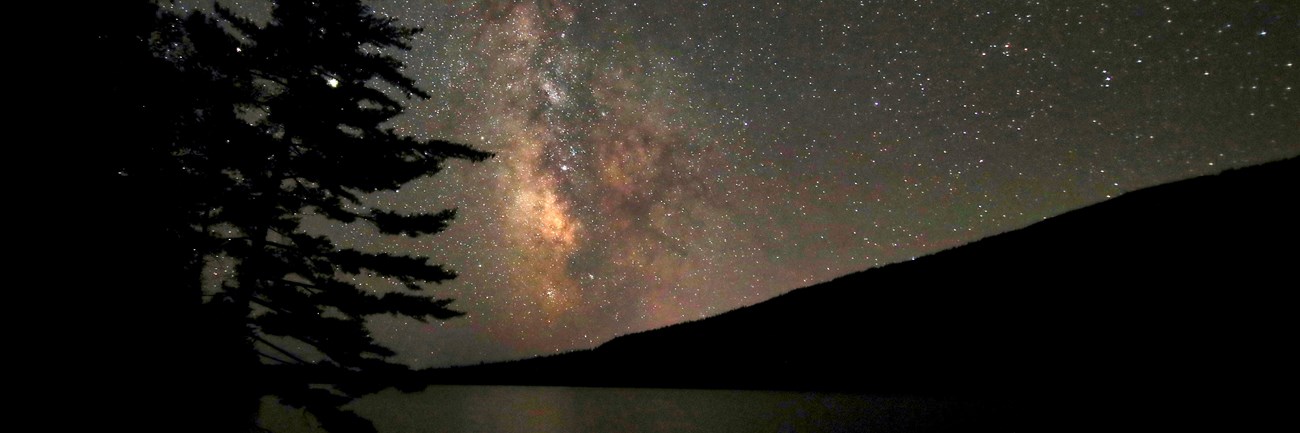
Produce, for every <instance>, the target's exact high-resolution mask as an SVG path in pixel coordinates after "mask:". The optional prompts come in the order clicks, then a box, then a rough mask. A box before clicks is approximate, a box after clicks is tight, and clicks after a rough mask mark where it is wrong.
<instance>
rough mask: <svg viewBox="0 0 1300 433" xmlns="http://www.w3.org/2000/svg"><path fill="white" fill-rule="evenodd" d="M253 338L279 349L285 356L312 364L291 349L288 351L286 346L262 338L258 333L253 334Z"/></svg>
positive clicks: (302, 362) (276, 349)
mask: <svg viewBox="0 0 1300 433" xmlns="http://www.w3.org/2000/svg"><path fill="white" fill-rule="evenodd" d="M253 339H254V340H257V341H258V342H260V343H262V344H265V345H267V346H269V347H270V348H272V349H275V351H277V352H280V353H283V354H284V355H285V356H288V357H289V358H291V359H293V360H294V361H298V363H300V364H311V363H310V362H307V361H304V360H303V359H302V358H299V357H298V356H297V355H294V354H293V352H290V351H288V350H285V349H284V348H282V347H280V346H277V345H275V343H272V342H270V341H266V339H265V338H262V337H260V336H258V335H257V334H253Z"/></svg>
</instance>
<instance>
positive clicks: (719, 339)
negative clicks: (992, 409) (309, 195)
mask: <svg viewBox="0 0 1300 433" xmlns="http://www.w3.org/2000/svg"><path fill="white" fill-rule="evenodd" d="M1298 175H1300V159H1297V158H1292V159H1288V160H1283V161H1277V162H1273V163H1267V164H1262V165H1259V166H1254V167H1248V168H1241V169H1233V170H1227V171H1224V172H1222V173H1219V174H1215V175H1208V176H1201V177H1197V178H1192V179H1187V180H1182V181H1178V182H1172V183H1169V184H1163V185H1158V186H1154V187H1149V188H1144V189H1140V190H1135V191H1131V192H1128V193H1125V194H1122V195H1120V196H1118V197H1115V198H1113V199H1110V200H1107V201H1104V202H1100V203H1096V204H1093V205H1090V206H1085V207H1082V208H1079V209H1075V210H1071V211H1068V212H1065V213H1063V214H1061V215H1058V216H1055V217H1051V218H1047V219H1044V220H1042V221H1039V222H1036V223H1034V224H1031V225H1029V226H1027V227H1025V228H1022V229H1018V230H1013V231H1008V232H1005V233H1001V234H997V235H993V236H990V237H987V238H983V239H980V240H977V241H974V242H971V243H968V244H965V245H962V246H958V247H954V248H950V249H947V250H943V251H940V252H937V253H933V254H930V255H927V256H923V257H918V258H916V259H914V260H909V261H905V262H899V263H894V264H890V265H886V266H882V267H877V268H872V269H867V270H864V271H860V272H855V273H852V274H848V275H845V276H841V277H839V278H836V279H833V280H830V281H827V282H823V283H820V284H815V285H812V286H808V287H804V288H799V289H795V290H791V291H789V292H787V293H784V294H782V295H779V296H776V297H773V298H771V299H769V300H767V301H763V302H760V303H757V304H753V305H749V306H746V307H741V308H737V309H735V310H731V311H728V312H725V313H722V314H719V315H716V316H712V317H709V318H704V319H699V320H695V321H691V322H685V323H681V324H677V325H671V326H667V327H664V328H659V329H656V330H650V331H644V332H639V333H633V334H628V335H624V336H619V337H616V338H614V339H611V340H610V341H608V342H606V343H604V344H602V345H600V346H598V347H596V348H594V349H590V350H583V351H577V352H570V353H566V354H559V355H552V356H547V357H540V358H532V359H527V360H520V361H511V362H504V363H494V364H484V365H480V366H469V367H452V368H442V369H431V370H425V371H422V372H420V373H419V374H420V379H419V382H420V383H422V384H429V383H443V384H451V383H455V384H512V385H557V386H620V387H680V388H730V389H784V390H823V391H851V392H873V393H906V394H923V395H957V396H972V395H977V396H996V397H999V398H1001V397H1012V398H1014V397H1016V396H1026V395H1054V396H1060V395H1064V394H1071V395H1075V396H1082V395H1101V394H1106V393H1113V392H1116V391H1119V390H1122V391H1123V392H1124V393H1127V394H1130V395H1161V396H1174V395H1178V394H1179V393H1188V392H1243V391H1245V392H1250V391H1253V390H1255V388H1254V386H1255V385H1260V384H1262V383H1267V382H1269V381H1272V380H1275V379H1277V378H1278V377H1279V376H1277V374H1278V372H1280V371H1283V370H1282V366H1283V365H1288V363H1291V362H1290V361H1288V360H1294V357H1293V356H1290V355H1289V354H1287V353H1286V352H1285V351H1284V349H1283V346H1285V344H1281V342H1282V341H1285V339H1286V335H1287V334H1286V333H1285V331H1283V330H1284V329H1288V328H1287V327H1286V324H1285V321H1286V317H1287V311H1288V308H1289V307H1288V305H1291V304H1290V303H1288V302H1286V301H1285V299H1286V298H1284V296H1283V295H1284V292H1286V290H1283V289H1281V287H1286V286H1287V284H1288V283H1285V281H1293V280H1294V273H1293V272H1292V271H1291V268H1292V267H1294V266H1295V263H1297V262H1296V260H1295V259H1296V256H1297V254H1296V251H1295V248H1296V245H1300V233H1298V229H1297V224H1296V223H1295V221H1300V218H1297V213H1296V211H1294V210H1292V206H1291V201H1293V200H1289V199H1288V197H1291V196H1294V192H1295V191H1294V189H1295V188H1294V187H1295V186H1296V185H1300V179H1298V178H1297V176H1298ZM1289 284H1294V283H1289Z"/></svg>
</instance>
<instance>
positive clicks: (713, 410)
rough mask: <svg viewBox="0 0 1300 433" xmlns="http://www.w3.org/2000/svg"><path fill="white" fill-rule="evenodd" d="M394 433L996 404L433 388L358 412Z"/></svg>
mask: <svg viewBox="0 0 1300 433" xmlns="http://www.w3.org/2000/svg"><path fill="white" fill-rule="evenodd" d="M351 407H352V408H353V409H354V410H356V411H357V412H358V413H360V414H362V415H363V416H366V417H367V418H369V419H371V420H372V421H374V423H375V427H377V428H378V429H379V431H380V432H383V433H397V432H410V433H419V432H492V433H510V432H530V433H539V432H619V433H626V432H904V431H935V430H988V429H990V428H998V427H1010V426H1004V425H999V424H1002V423H1001V422H998V421H997V420H999V419H1004V417H1003V416H1002V415H1005V414H1006V411H1007V409H1006V408H1005V407H1002V406H1001V405H996V404H992V403H978V402H969V401H956V400H941V399H928V398H919V397H886V396H873V395H865V394H841V393H821V392H775V391H736V390H694V389H645V388H570V387H524V386H452V385H447V386H431V387H429V388H428V389H426V390H424V391H422V392H418V393H412V394H404V393H401V392H398V391H396V390H389V391H385V392H381V393H378V394H375V395H372V396H368V397H366V398H364V399H361V400H359V401H357V402H355V403H353V404H352V405H351ZM268 409H271V410H264V416H263V423H264V426H266V427H268V428H270V429H271V430H273V431H320V430H318V429H313V428H312V427H313V423H312V422H311V420H310V419H308V418H306V417H304V416H302V414H301V413H300V412H296V411H289V410H286V409H283V408H268Z"/></svg>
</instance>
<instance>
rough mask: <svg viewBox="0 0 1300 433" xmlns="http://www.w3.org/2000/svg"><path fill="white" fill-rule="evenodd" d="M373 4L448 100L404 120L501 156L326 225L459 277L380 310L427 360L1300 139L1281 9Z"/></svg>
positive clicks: (516, 345)
mask: <svg viewBox="0 0 1300 433" xmlns="http://www.w3.org/2000/svg"><path fill="white" fill-rule="evenodd" d="M191 3H192V4H181V5H178V6H176V7H178V8H189V7H197V6H201V5H200V3H202V2H191ZM223 4H226V5H228V6H233V7H236V10H237V11H239V12H241V13H243V14H244V15H248V16H252V17H259V16H263V17H264V16H266V15H267V11H266V8H267V6H266V5H263V4H261V3H260V2H257V1H252V0H241V1H225V2H223ZM373 6H374V8H375V10H376V13H379V14H384V15H388V16H395V17H399V18H400V20H401V21H399V23H400V24H404V25H409V26H419V27H423V28H424V29H425V32H424V33H422V34H420V35H419V36H417V38H416V40H415V43H414V49H413V50H411V51H409V52H405V53H401V54H400V57H401V58H402V59H403V61H404V62H405V63H406V69H405V71H406V73H407V74H408V75H410V76H412V77H413V78H415V80H416V82H417V83H419V84H420V86H421V87H423V88H425V89H428V90H429V91H430V93H431V94H433V95H434V96H433V98H432V99H429V100H424V101H420V100H411V101H410V102H409V104H408V109H407V112H406V113H405V114H404V115H403V117H401V118H400V120H399V121H398V122H397V123H396V124H395V125H394V126H395V127H396V128H398V130H399V131H402V132H404V133H406V134H410V135H414V136H418V137H421V138H441V139H447V140H451V141H457V142H462V143H467V144H471V145H474V146H476V147H478V148H480V149H483V150H488V151H492V152H495V153H496V154H497V157H496V158H494V159H491V160H488V161H486V162H483V163H478V164H471V163H453V164H452V165H451V166H450V168H448V169H447V170H446V171H444V172H442V173H440V174H439V175H437V176H434V177H430V178H426V179H424V180H421V181H417V182H415V183H412V184H410V185H407V186H406V187H404V188H402V190H401V191H399V192H397V193H394V194H383V195H376V196H373V197H371V200H372V202H373V203H375V204H379V205H382V206H390V207H392V208H394V209H398V210H405V211H410V212H417V211H418V212H429V211H436V210H440V209H443V208H448V207H455V208H457V209H458V212H459V213H458V216H459V217H458V219H457V220H456V221H455V222H454V223H453V225H452V226H451V228H450V229H448V230H447V231H446V232H444V233H442V234H439V235H437V236H432V237H423V238H407V237H395V236H379V235H377V234H375V233H373V232H371V231H368V230H367V229H366V228H365V227H364V226H361V225H356V226H332V225H329V224H327V223H325V222H324V220H319V222H318V223H316V224H314V227H315V229H316V230H319V232H320V233H327V234H330V235H332V236H334V237H335V238H336V239H337V240H338V241H339V244H340V245H342V246H358V247H360V248H363V249H366V250H370V251H386V252H393V253H403V252H412V251H416V252H420V253H423V254H429V255H431V256H433V257H435V258H436V260H438V261H439V262H441V263H445V264H447V265H448V266H449V267H450V268H452V269H454V270H456V271H457V272H458V274H459V277H458V278H457V279H455V280H453V281H450V282H448V283H445V284H443V285H442V286H440V287H438V288H437V289H438V290H437V293H436V294H437V295H438V296H439V297H453V298H456V299H457V301H456V303H455V304H453V307H456V308H457V309H459V310H461V311H465V312H467V313H468V315H467V316H465V317H462V318H458V319H454V320H451V321H447V322H440V323H439V322H435V323H432V324H423V323H418V322H414V321H410V322H403V321H400V320H396V319H391V318H387V317H377V318H375V319H374V320H373V321H372V322H371V326H372V330H373V332H374V333H375V335H376V337H377V338H378V339H379V340H380V342H381V343H384V344H387V345H390V346H392V347H394V348H395V349H397V350H398V352H399V356H398V359H397V360H398V361H400V362H404V363H408V364H411V365H414V366H420V367H423V366H440V365H451V364H465V363H476V362H479V361H484V360H501V359H507V358H519V357H525V356H531V355H536V354H544V353H554V352H557V351H563V350H569V349H576V348H585V347H591V346H594V345H596V344H599V343H600V342H603V341H605V340H608V339H610V338H612V337H614V336H616V335H620V334H625V333H629V332H635V331H640V330H645V329H651V328H657V327H661V326H665V325H669V324H673V323H677V322H681V321H687V320H693V319H697V318H701V317H705V316H709V315H713V314H717V313H720V312H723V311H726V310H729V309H732V308H736V307H739V306H743V305H747V304H752V303H755V302H758V301H761V300H764V299H767V298H770V297H772V296H775V295H777V294H780V293H782V292H784V291H787V290H789V289H793V288H796V287H801V286H805V285H808V284H811V283H815V282H819V281H824V280H827V279H830V278H833V277H836V276H839V275H842V274H845V273H849V272H854V271H859V270H862V269H866V268H869V267H873V266H878V265H883V264H887V263H891V262H897V261H900V260H907V259H909V258H912V257H916V256H919V255H923V254H927V253H930V252H934V251H937V250H941V249H945V248H949V247H952V246H956V245H960V244H963V243H966V242H969V241H972V240H975V239H978V238H981V237H984V236H987V235H991V234H995V233H999V232H1003V231H1006V230H1011V229H1015V228H1019V227H1023V226H1025V225H1027V224H1030V223H1032V222H1034V221H1038V220H1040V219H1042V218H1045V217H1048V216H1052V215H1055V214H1058V213H1061V212H1063V211H1066V210H1069V209H1073V208H1076V207H1079V206H1082V205H1086V204H1089V203H1093V202H1097V201H1100V200H1104V199H1106V198H1107V197H1113V196H1115V195H1117V194H1121V193H1123V192H1125V191H1129V190H1133V189H1136V188H1141V187H1144V186H1149V185H1153V184H1157V183H1162V182H1167V181H1171V180H1176V179H1181V178H1185V177H1189V176H1194V175H1200V174H1208V173H1214V172H1218V171H1220V170H1222V169H1225V168H1230V167H1238V166H1243V165H1249V164H1254V163H1260V162H1265V161H1270V160H1275V159H1279V158H1282V157H1286V156H1291V155H1296V154H1298V153H1300V134H1298V132H1300V91H1297V90H1296V87H1297V86H1300V66H1297V65H1296V63H1297V62H1300V13H1298V12H1300V7H1297V5H1296V4H1295V3H1294V2H1290V1H1260V2H1255V1H1231V0H1220V1H1205V0H1202V1H1179V2H1157V1H1134V2H1119V3H1087V4H1084V3H1081V2H1076V1H1014V2H1013V1H958V2H931V1H691V2H688V1H643V2H634V1H614V2H597V1H581V0H567V1H561V0H536V1H466V0H460V1H450V2H448V1H443V0H423V1H417V0H410V1H377V2H375V3H374V4H373ZM212 272H213V274H214V275H218V276H219V275H220V274H221V273H222V272H223V270H222V269H221V266H219V265H218V266H214V269H213V270H212ZM367 282H368V283H371V284H373V286H374V287H376V288H377V289H378V290H389V288H390V287H392V286H393V285H392V284H391V283H390V282H386V281H383V280H380V279H371V280H370V281H367ZM1045 289H1050V287H1045Z"/></svg>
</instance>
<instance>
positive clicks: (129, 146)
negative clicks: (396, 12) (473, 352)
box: [92, 0, 491, 431]
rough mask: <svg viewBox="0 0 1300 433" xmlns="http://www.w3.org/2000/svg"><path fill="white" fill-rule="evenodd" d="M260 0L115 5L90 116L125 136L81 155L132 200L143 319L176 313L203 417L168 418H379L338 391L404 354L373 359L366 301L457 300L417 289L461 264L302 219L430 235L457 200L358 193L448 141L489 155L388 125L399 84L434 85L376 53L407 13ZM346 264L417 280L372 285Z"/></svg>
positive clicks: (410, 168)
mask: <svg viewBox="0 0 1300 433" xmlns="http://www.w3.org/2000/svg"><path fill="white" fill-rule="evenodd" d="M273 3H274V7H273V9H272V16H271V20H270V22H268V23H266V24H258V23H254V22H252V21H250V20H248V19H245V18H242V17H240V16H238V15H237V14H236V13H234V12H232V11H231V10H228V9H225V8H222V7H220V6H218V8H217V15H218V16H219V19H218V18H214V17H212V16H209V15H206V14H202V13H192V14H189V15H187V16H183V17H182V16H178V15H176V14H173V13H169V12H167V11H166V10H164V9H162V8H159V7H158V6H156V5H154V4H152V3H148V2H130V3H129V4H128V5H126V6H125V7H123V10H124V11H119V12H117V13H115V14H114V16H115V17H116V18H115V19H117V20H118V21H119V22H115V23H114V25H115V27H112V26H106V27H104V28H103V29H102V30H101V31H100V33H99V34H97V35H96V42H95V43H96V45H95V46H94V48H95V49H98V50H103V51H101V52H100V53H99V54H98V55H99V56H100V57H101V58H112V59H115V60H116V61H117V62H119V64H120V65H122V67H120V68H116V69H114V70H115V71H116V72H113V73H110V74H109V76H108V79H109V82H108V84H107V85H106V86H104V88H102V89H99V90H98V92H99V95H100V97H102V98H106V99H107V101H97V102H95V103H96V104H99V105H100V106H101V108H100V109H101V110H103V111H104V117H103V118H102V119H100V120H99V122H98V123H97V126H98V127H100V128H102V129H104V130H105V132H107V133H108V134H111V135H114V136H116V137H124V138H126V139H127V141H126V143H125V144H124V145H123V146H120V147H113V148H112V149H96V151H94V152H92V154H93V155H96V156H97V157H102V158H103V162H102V163H101V164H99V166H100V167H102V168H103V169H104V170H105V173H104V174H105V175H106V177H107V178H109V179H111V181H109V182H110V185H111V186H110V188H111V189H112V190H113V191H114V194H116V195H118V197H117V199H118V200H120V203H123V204H125V205H126V206H128V207H129V208H131V209H132V210H133V211H134V212H132V213H131V214H130V215H131V216H130V217H121V216H119V217H117V220H116V223H117V224H119V225H120V227H119V230H124V231H125V233H127V234H126V235H122V236H119V238H118V239H117V241H118V242H131V241H135V242H140V243H141V244H142V246H144V248H143V250H144V251H143V252H140V253H137V255H136V256H135V259H138V260H135V261H138V262H141V263H144V264H145V265H144V266H142V267H141V269H137V270H136V271H139V272H140V273H141V275H140V276H139V279H138V280H136V284H137V285H138V286H139V287H140V288H141V293H136V294H132V296H134V298H132V299H135V300H136V301H139V302H146V303H147V304H148V305H150V306H154V307H158V308H157V309H158V310H159V314H160V316H159V318H163V320H161V321H159V322H154V323H152V326H177V327H181V328H185V329H187V331H186V332H185V335H183V336H173V337H172V338H175V339H178V340H180V341H178V342H177V343H176V344H177V345H178V346H179V347H181V348H182V350H179V351H177V353H180V354H181V355H182V356H186V357H193V358H194V359H193V362H192V363H191V364H189V365H191V366H194V368H197V369H199V370H202V372H201V374H200V375H199V376H198V377H197V378H194V379H193V380H194V385H195V386H194V390H193V391H192V392H191V394H192V395H194V396H195V398H196V401H195V405H197V406H199V407H200V409H198V410H199V411H203V412H204V413H205V414H208V415H211V418H210V419H205V420H195V424H194V425H192V426H178V427H179V428H181V429H193V428H198V429H210V430H213V431H217V430H225V429H244V430H247V429H248V428H250V427H252V425H253V424H252V423H253V422H255V416H256V412H257V407H258V400H259V399H260V398H261V397H262V396H266V395H273V396H276V397H278V398H279V400H280V401H281V402H283V403H285V404H287V405H289V406H292V407H301V408H305V409H307V410H308V411H309V412H311V413H312V414H313V415H314V416H315V417H316V418H317V420H318V421H319V422H320V423H321V424H322V426H323V427H324V428H326V429H327V430H330V431H368V430H373V427H372V426H371V425H370V423H369V422H368V421H366V420H365V419H362V418H360V417H358V416H357V415H355V414H353V413H351V412H347V411H343V410H341V409H340V406H341V405H342V404H344V403H347V402H348V401H351V400H352V399H353V398H355V397H357V396H360V395H364V394H366V393H370V392H374V391H377V390H379V389H382V388H384V387H387V386H391V385H392V383H389V382H387V381H385V380H381V379H377V378H385V377H387V378H392V377H398V376H397V375H396V373H398V372H400V371H403V370H405V367H404V366H401V365H397V364H392V363H389V362H387V361H386V360H385V359H386V358H387V357H390V356H391V355H393V354H394V353H393V352H392V351H391V350H389V349H387V348H385V347H382V346H380V345H378V344H376V342H375V341H374V340H373V339H372V338H371V336H370V335H369V333H368V332H367V330H366V328H365V323H364V319H365V317H366V316H369V315H374V314H396V315H402V316H409V317H413V318H416V319H419V320H427V319H430V318H432V319H448V318H451V317H455V316H457V315H459V314H460V313H459V312H456V311H453V310H451V309H449V308H448V304H449V303H450V302H451V301H450V300H449V299H433V298H429V297H427V296H423V295H419V294H416V293H417V292H420V291H422V290H424V289H426V283H437V282H441V281H445V280H448V279H451V278H454V277H455V274H454V273H453V272H452V271H450V270H448V269H445V268H443V267H442V266H439V265H434V264H431V263H430V262H429V259H428V258H426V257H419V256H403V255H394V254H386V253H371V252H364V251H358V250H353V249H346V248H340V247H338V246H336V245H335V244H334V243H333V242H332V241H331V240H330V239H328V238H327V237H323V236H317V235H312V234H308V233H306V232H304V230H302V227H301V223H302V217H303V215H306V214H315V215H319V216H323V217H325V218H328V219H331V220H334V221H338V222H341V223H354V222H362V223H368V224H371V225H373V226H374V227H375V228H377V229H378V231H379V232H380V233H383V234H389V235H409V236H420V235H430V234H434V233H438V232H440V231H442V230H443V229H444V228H445V227H446V226H447V224H448V223H449V222H450V221H451V220H452V218H453V217H454V216H455V213H454V211H452V210H445V211H442V212H437V213H432V214H404V213H401V212H396V211H392V210H385V209H375V208H370V207H367V206H366V205H365V203H364V202H363V201H362V200H361V196H362V195H364V194H367V193H373V192H377V191H384V190H394V189H397V188H399V187H401V186H402V185H404V184H406V183H408V182H410V181H412V180H415V179H417V178H419V177H422V176H427V175H432V174H434V173H437V172H438V171H439V170H440V169H441V168H442V167H443V164H444V162H445V161H446V160H448V159H452V158H454V159H466V160H471V161H480V160H483V159H485V158H488V157H490V156H491V155H490V154H488V153H484V152H481V151H478V150H475V149H472V148H470V147H468V146H464V145H460V144H454V143H449V142H444V141H436V140H434V141H424V140H418V139H414V138H411V137H405V136H401V135H398V134H397V133H395V132H394V130H393V129H391V128H389V127H385V126H384V124H385V122H387V121H388V120H389V119H391V118H393V117H394V116H396V115H398V114H400V113H401V112H402V110H403V106H402V103H401V102H399V101H398V100H395V99H394V98H393V96H392V93H394V92H396V93H399V94H401V95H399V96H405V97H407V98H410V97H419V98H428V97H429V95H428V94H427V93H425V92H424V91H422V90H421V89H419V88H418V87H416V85H415V83H414V82H413V81H412V80H411V79H410V78H408V77H406V76H404V75H403V74H402V73H401V71H400V67H401V64H400V63H399V62H398V61H397V60H396V59H394V58H393V57H391V56H390V55H388V54H386V50H388V49H393V48H396V49H410V47H409V46H408V45H407V42H408V41H409V40H410V38H411V37H412V36H414V35H415V34H416V33H418V32H419V29H414V28H407V27H402V26H399V25H397V24H396V22H395V20H394V19H392V18H387V17H382V16H378V15H377V14H375V13H373V12H372V11H371V10H370V9H369V8H368V7H367V6H365V5H363V4H362V3H361V2H359V1H355V0H352V1H348V0H330V1H310V0H277V1H274V2H273ZM232 32H233V33H232ZM106 53H107V54H106ZM380 83H383V84H386V85H387V86H388V89H387V92H386V91H383V90H379V89H378V88H377V86H376V85H377V84H380ZM219 256H224V257H227V258H228V260H231V261H232V262H233V263H234V265H233V266H234V267H233V269H234V272H233V278H231V279H230V280H229V281H224V282H222V283H221V284H220V286H221V287H220V290H218V291H217V292H216V293H210V292H209V293H206V294H205V292H204V288H203V286H202V283H201V281H202V280H201V277H200V273H201V272H202V271H203V268H204V266H205V263H206V262H207V261H208V260H210V259H212V258H214V257H219ZM129 262H133V260H122V263H120V264H119V265H121V264H127V263H129ZM146 267H147V269H146ZM356 275H375V276H379V277H388V278H389V279H391V280H393V281H396V282H399V283H400V284H401V285H403V286H405V287H406V288H407V289H409V291H410V293H403V292H390V293H384V294H382V295H381V294H375V293H374V292H372V291H371V290H369V289H367V288H365V287H360V286H358V285H357V284H355V283H353V281H354V280H353V278H351V276H356ZM306 347H310V348H311V352H314V353H311V354H306V353H301V352H303V351H302V350H301V349H300V348H306ZM180 387H181V386H179V385H178V386H177V387H176V388H180ZM187 395H188V394H187ZM160 397H161V398H168V396H160Z"/></svg>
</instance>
